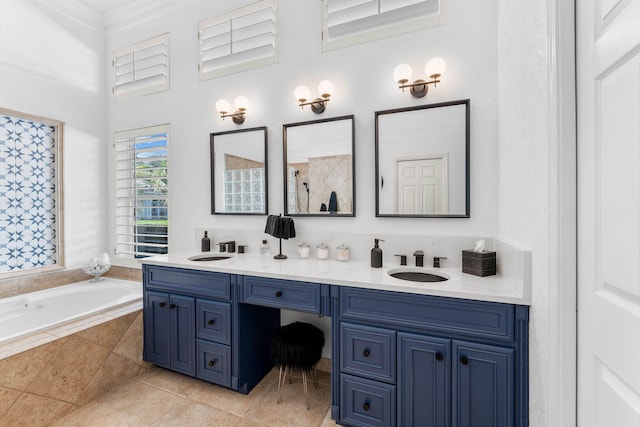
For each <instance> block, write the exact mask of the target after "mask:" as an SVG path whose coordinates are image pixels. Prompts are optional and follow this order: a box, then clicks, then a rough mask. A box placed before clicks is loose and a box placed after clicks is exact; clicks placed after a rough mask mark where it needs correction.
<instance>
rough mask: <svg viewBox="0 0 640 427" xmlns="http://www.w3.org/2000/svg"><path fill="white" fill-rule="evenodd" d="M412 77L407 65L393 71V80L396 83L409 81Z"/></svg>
mask: <svg viewBox="0 0 640 427" xmlns="http://www.w3.org/2000/svg"><path fill="white" fill-rule="evenodd" d="M412 75H413V70H412V69H411V67H410V66H409V65H407V64H400V65H398V66H397V67H396V68H395V70H393V80H394V81H396V82H407V81H409V80H411V76H412Z"/></svg>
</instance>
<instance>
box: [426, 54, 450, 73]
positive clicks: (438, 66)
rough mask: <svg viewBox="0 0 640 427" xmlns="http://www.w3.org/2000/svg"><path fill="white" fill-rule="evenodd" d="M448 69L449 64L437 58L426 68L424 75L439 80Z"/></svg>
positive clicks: (430, 61)
mask: <svg viewBox="0 0 640 427" xmlns="http://www.w3.org/2000/svg"><path fill="white" fill-rule="evenodd" d="M446 68H447V64H446V63H445V62H444V59H442V58H440V57H439V56H436V57H435V58H431V59H430V60H429V62H427V65H426V66H425V67H424V73H425V74H426V75H427V76H428V77H431V78H438V77H440V76H441V75H443V74H444V70H445V69H446Z"/></svg>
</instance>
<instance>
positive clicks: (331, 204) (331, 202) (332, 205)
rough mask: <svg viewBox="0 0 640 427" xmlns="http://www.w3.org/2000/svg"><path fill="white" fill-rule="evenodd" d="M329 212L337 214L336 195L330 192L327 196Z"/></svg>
mask: <svg viewBox="0 0 640 427" xmlns="http://www.w3.org/2000/svg"><path fill="white" fill-rule="evenodd" d="M329 212H331V213H334V212H338V195H337V194H336V192H335V191H332V192H331V195H330V196H329Z"/></svg>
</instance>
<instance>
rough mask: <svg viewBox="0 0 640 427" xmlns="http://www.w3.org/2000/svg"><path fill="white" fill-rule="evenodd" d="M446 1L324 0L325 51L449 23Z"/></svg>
mask: <svg viewBox="0 0 640 427" xmlns="http://www.w3.org/2000/svg"><path fill="white" fill-rule="evenodd" d="M444 2H445V0H322V4H323V21H324V22H323V32H322V39H323V50H324V51H328V50H333V49H339V48H341V47H346V46H352V45H355V44H359V43H364V42H367V41H371V40H378V39H382V38H385V37H391V36H394V35H398V34H403V33H408V32H411V31H416V30H421V29H424V28H429V27H435V26H438V25H443V24H444V23H445V16H444Z"/></svg>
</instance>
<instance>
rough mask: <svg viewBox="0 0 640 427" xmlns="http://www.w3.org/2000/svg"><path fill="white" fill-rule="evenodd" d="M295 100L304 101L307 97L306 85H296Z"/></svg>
mask: <svg viewBox="0 0 640 427" xmlns="http://www.w3.org/2000/svg"><path fill="white" fill-rule="evenodd" d="M294 95H295V97H296V100H298V101H301V102H304V101H306V100H307V99H309V89H308V88H307V87H306V86H298V87H297V88H296V90H295V92H294Z"/></svg>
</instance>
